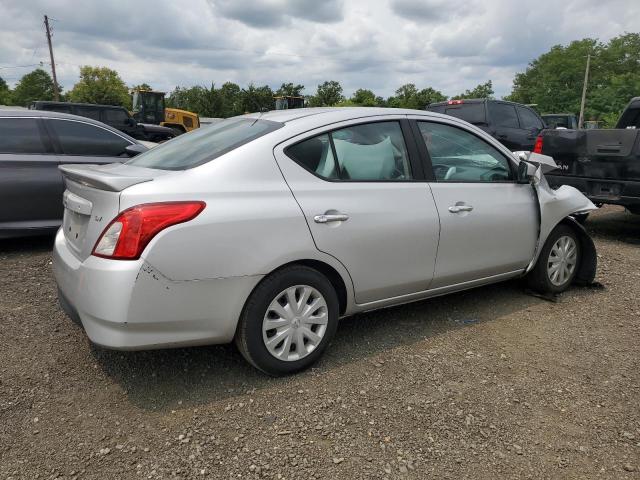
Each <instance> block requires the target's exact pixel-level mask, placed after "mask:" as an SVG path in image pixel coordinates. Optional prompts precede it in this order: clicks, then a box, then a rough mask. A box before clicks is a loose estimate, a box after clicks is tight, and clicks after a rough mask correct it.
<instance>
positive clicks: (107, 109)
mask: <svg viewBox="0 0 640 480" xmlns="http://www.w3.org/2000/svg"><path fill="white" fill-rule="evenodd" d="M29 109H30V110H42V111H47V112H59V113H70V114H71V115H78V116H80V117H86V118H91V119H93V120H97V121H99V122H102V123H106V124H107V125H109V126H110V127H113V128H115V129H117V130H120V131H121V132H124V133H126V134H127V135H129V136H131V137H133V138H135V139H136V140H148V141H150V142H163V141H165V140H169V139H171V138H173V137H176V136H177V135H179V134H180V132H177V131H176V130H174V129H173V128H169V127H164V126H161V125H152V124H148V123H138V122H137V121H136V120H135V119H134V118H133V117H132V116H131V114H130V113H129V111H128V110H127V109H126V108H124V107H118V106H114V105H96V104H93V103H72V102H53V101H44V100H38V101H35V102H31V105H29Z"/></svg>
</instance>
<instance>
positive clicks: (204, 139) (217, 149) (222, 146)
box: [126, 118, 283, 170]
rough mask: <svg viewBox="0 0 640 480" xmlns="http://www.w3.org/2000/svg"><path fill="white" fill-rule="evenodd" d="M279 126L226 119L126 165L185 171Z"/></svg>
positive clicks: (255, 120)
mask: <svg viewBox="0 0 640 480" xmlns="http://www.w3.org/2000/svg"><path fill="white" fill-rule="evenodd" d="M282 126H283V124H282V123H278V122H272V121H270V120H260V119H254V118H229V119H227V120H223V121H222V122H218V123H216V124H215V125H212V126H210V127H204V128H199V129H197V130H194V131H192V132H191V133H185V134H183V135H180V136H179V137H177V138H174V139H173V140H171V141H169V142H167V143H165V144H162V145H159V146H157V147H154V148H152V149H151V150H149V151H147V152H145V153H143V154H141V155H138V156H137V157H134V158H132V159H131V160H129V161H128V162H126V163H127V165H135V166H136V167H146V168H155V169H158V170H187V169H189V168H193V167H197V166H198V165H202V164H204V163H207V162H209V161H211V160H213V159H214V158H217V157H219V156H221V155H224V154H225V153H227V152H230V151H231V150H233V149H235V148H238V147H239V146H241V145H244V144H245V143H249V142H251V141H253V140H255V139H256V138H259V137H262V136H263V135H266V134H267V133H270V132H273V131H274V130H277V129H279V128H281V127H282Z"/></svg>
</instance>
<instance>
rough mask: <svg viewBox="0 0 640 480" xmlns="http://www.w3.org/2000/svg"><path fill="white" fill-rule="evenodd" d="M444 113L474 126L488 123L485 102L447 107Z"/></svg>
mask: <svg viewBox="0 0 640 480" xmlns="http://www.w3.org/2000/svg"><path fill="white" fill-rule="evenodd" d="M443 113H444V114H445V115H451V116H452V117H456V118H459V119H461V120H464V121H466V122H469V123H473V124H479V123H487V119H486V118H485V114H484V102H483V103H463V104H461V105H447V106H446V107H445V108H444V112H443Z"/></svg>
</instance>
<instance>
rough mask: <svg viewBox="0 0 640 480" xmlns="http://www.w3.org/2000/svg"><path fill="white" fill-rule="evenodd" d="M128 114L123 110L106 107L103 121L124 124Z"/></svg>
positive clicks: (111, 123)
mask: <svg viewBox="0 0 640 480" xmlns="http://www.w3.org/2000/svg"><path fill="white" fill-rule="evenodd" d="M128 118H129V115H127V113H126V112H125V111H124V110H116V109H111V108H107V109H105V110H104V123H107V124H109V125H124V124H125V123H127V120H128Z"/></svg>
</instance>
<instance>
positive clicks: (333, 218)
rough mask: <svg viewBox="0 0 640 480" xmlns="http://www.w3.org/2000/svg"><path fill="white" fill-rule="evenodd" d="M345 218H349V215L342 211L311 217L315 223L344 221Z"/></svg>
mask: <svg viewBox="0 0 640 480" xmlns="http://www.w3.org/2000/svg"><path fill="white" fill-rule="evenodd" d="M347 220H349V215H346V214H344V213H336V214H324V215H316V216H315V217H313V221H314V222H316V223H329V222H346V221H347Z"/></svg>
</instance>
